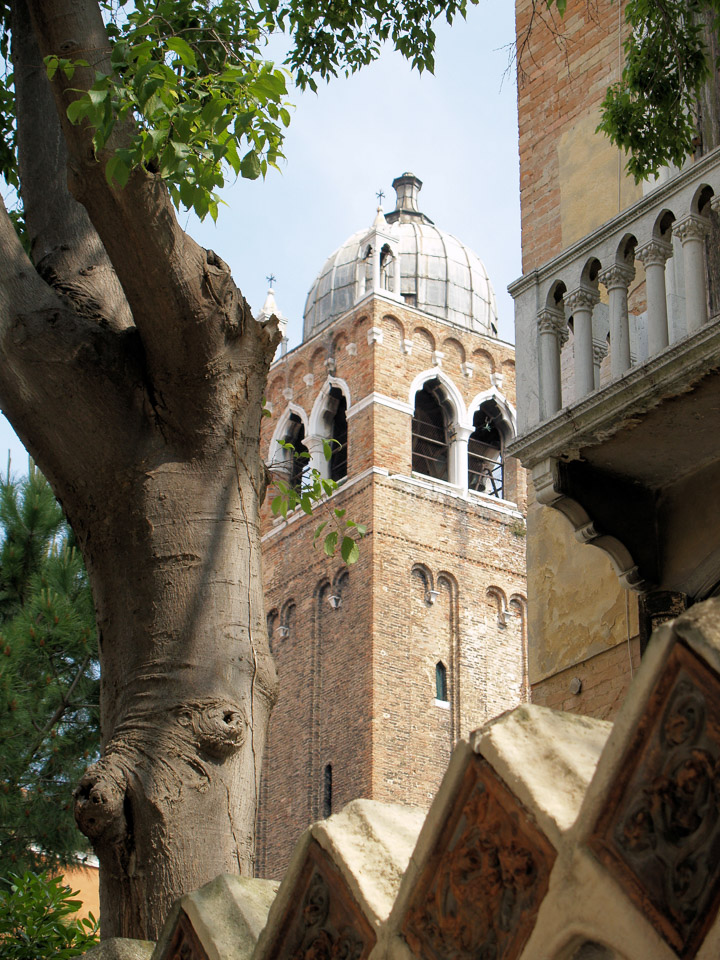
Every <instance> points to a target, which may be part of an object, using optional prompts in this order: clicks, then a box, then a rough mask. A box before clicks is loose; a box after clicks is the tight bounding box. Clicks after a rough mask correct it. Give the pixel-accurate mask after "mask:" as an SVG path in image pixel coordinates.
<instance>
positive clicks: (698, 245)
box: [673, 213, 710, 334]
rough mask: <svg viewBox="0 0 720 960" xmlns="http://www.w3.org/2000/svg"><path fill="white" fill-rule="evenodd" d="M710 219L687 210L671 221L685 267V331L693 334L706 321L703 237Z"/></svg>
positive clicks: (708, 227) (708, 226)
mask: <svg viewBox="0 0 720 960" xmlns="http://www.w3.org/2000/svg"><path fill="white" fill-rule="evenodd" d="M709 229H710V222H709V221H708V220H706V218H705V217H700V216H698V215H697V214H695V213H689V214H688V215H687V216H686V217H683V218H682V220H676V221H675V223H674V224H673V233H674V235H675V236H676V237H677V238H678V239H679V240H680V242H681V243H682V248H683V268H684V270H685V319H686V323H687V332H688V333H689V334H690V333H695V332H696V331H697V330H699V329H700V327H702V326H703V325H704V324H706V323H707V319H708V314H707V287H706V283H705V237H706V235H707V232H708V230H709Z"/></svg>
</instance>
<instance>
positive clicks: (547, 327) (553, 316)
mask: <svg viewBox="0 0 720 960" xmlns="http://www.w3.org/2000/svg"><path fill="white" fill-rule="evenodd" d="M537 324H538V332H539V333H553V334H554V335H555V336H556V337H557V339H558V343H559V344H560V346H561V347H562V346H563V345H564V344H565V343H566V341H567V339H568V337H569V336H570V333H569V331H568V326H567V323H566V322H565V317H564V316H563V314H562V313H558V312H557V311H556V310H549V309H545V310H541V311H540V312H539V313H538V315H537Z"/></svg>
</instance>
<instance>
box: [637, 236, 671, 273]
mask: <svg viewBox="0 0 720 960" xmlns="http://www.w3.org/2000/svg"><path fill="white" fill-rule="evenodd" d="M672 253H673V249H672V244H671V243H668V242H667V241H666V240H658V239H657V238H655V239H653V240H650V242H649V243H646V244H644V245H643V246H642V247H639V248H638V249H637V250H636V251H635V257H636V258H637V259H638V260H639V261H640V263H642V264H643V265H644V266H646V267H653V266H661V267H663V266H665V261H666V260H669V259H670V257H671V256H672Z"/></svg>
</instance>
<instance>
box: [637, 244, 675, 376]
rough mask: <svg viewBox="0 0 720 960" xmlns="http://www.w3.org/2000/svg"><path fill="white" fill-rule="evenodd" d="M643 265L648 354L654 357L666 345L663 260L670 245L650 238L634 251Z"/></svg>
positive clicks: (666, 256) (670, 253)
mask: <svg viewBox="0 0 720 960" xmlns="http://www.w3.org/2000/svg"><path fill="white" fill-rule="evenodd" d="M635 256H636V257H637V259H638V260H639V261H640V262H641V263H642V264H644V266H645V280H646V287H647V312H648V356H649V357H654V356H655V354H656V353H660V351H661V350H664V349H665V347H666V346H667V345H668V317H667V295H666V293H665V262H666V261H667V260H668V259H669V258H670V257H671V256H672V245H671V244H669V243H667V242H666V241H665V240H657V239H655V240H651V241H650V242H649V243H646V244H645V245H644V246H643V247H640V249H639V250H637V251H636V253H635Z"/></svg>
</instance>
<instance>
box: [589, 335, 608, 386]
mask: <svg viewBox="0 0 720 960" xmlns="http://www.w3.org/2000/svg"><path fill="white" fill-rule="evenodd" d="M592 353H593V383H594V384H595V389H596V390H599V389H600V365H601V363H602V362H603V360H604V359H605V357H606V356H607V355H608V345H607V341H605V340H595V338H593V347H592Z"/></svg>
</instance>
